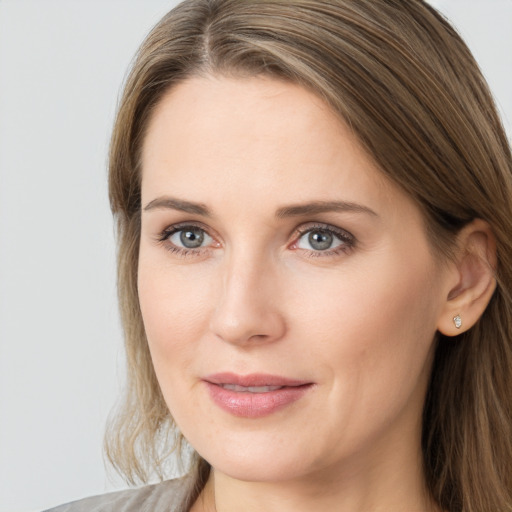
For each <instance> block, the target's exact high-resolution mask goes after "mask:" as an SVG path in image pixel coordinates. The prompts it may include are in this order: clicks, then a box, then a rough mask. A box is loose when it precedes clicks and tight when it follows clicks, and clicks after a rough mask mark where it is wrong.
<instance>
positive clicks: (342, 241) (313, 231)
mask: <svg viewBox="0 0 512 512" xmlns="http://www.w3.org/2000/svg"><path fill="white" fill-rule="evenodd" d="M354 243H355V240H354V237H353V236H352V235H351V234H350V233H348V232H347V231H344V230H340V229H335V228H333V227H324V226H322V227H313V228H309V229H306V230H303V231H302V234H301V235H300V237H299V238H298V239H297V242H296V243H295V244H294V245H295V248H297V249H304V250H306V251H313V252H316V253H326V254H332V253H336V252H340V251H346V250H348V249H350V248H352V247H353V246H354Z"/></svg>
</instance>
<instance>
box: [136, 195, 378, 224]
mask: <svg viewBox="0 0 512 512" xmlns="http://www.w3.org/2000/svg"><path fill="white" fill-rule="evenodd" d="M156 209H169V210H177V211H181V212H185V213H191V214H195V215H202V216H203V217H211V216H212V214H211V212H210V210H209V209H208V207H207V206H206V205H204V204H202V203H195V202H192V201H185V200H183V199H176V198H174V197H168V196H164V197H157V198H156V199H154V200H153V201H150V202H149V203H148V204H147V205H146V206H145V207H144V211H149V210H156ZM328 212H354V213H365V214H367V215H371V216H374V217H378V215H377V213H375V212H374V211H373V210H372V209H371V208H368V207H367V206H363V205H361V204H358V203H351V202H347V201H312V202H310V203H304V204H296V205H289V206H283V207H281V208H279V209H278V210H277V212H276V217H277V218H278V219H284V218H288V217H301V216H304V215H318V214H320V213H328Z"/></svg>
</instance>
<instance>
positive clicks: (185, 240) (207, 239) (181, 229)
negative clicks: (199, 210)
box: [159, 225, 214, 254]
mask: <svg viewBox="0 0 512 512" xmlns="http://www.w3.org/2000/svg"><path fill="white" fill-rule="evenodd" d="M159 242H161V243H164V244H165V245H166V246H167V248H168V249H169V250H171V251H172V252H176V253H181V254H188V253H190V252H196V251H199V250H201V249H206V248H207V247H209V246H211V245H212V244H213V243H214V240H213V238H212V237H211V236H210V235H209V234H208V233H207V232H206V231H205V230H204V229H202V228H200V227H199V226H190V225H189V226H173V227H171V228H168V229H166V230H165V231H164V232H163V233H162V234H161V236H160V237H159Z"/></svg>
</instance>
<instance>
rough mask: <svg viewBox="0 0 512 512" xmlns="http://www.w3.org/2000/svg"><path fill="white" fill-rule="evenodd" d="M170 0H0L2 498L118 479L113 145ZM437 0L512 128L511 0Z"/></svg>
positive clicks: (69, 495)
mask: <svg viewBox="0 0 512 512" xmlns="http://www.w3.org/2000/svg"><path fill="white" fill-rule="evenodd" d="M404 1H405V0H404ZM176 3H177V2H173V1H164V0H137V1H135V0H96V1H94V0H87V1H85V0H82V1H80V0H0V512H31V511H34V512H35V511H37V510H42V509H44V508H46V507H49V506H51V505H56V504H58V503H62V502H66V501H70V500H72V499H77V498H80V497H83V496H87V495H91V494H96V493H102V492H105V491H106V490H111V489H115V488H121V487H124V484H123V483H122V481H121V480H119V479H116V478H114V479H109V477H108V476H107V473H106V471H105V469H104V465H103V459H102V435H103V427H104V424H105V420H106V417H107V415H108V412H109V410H110V408H111V407H112V405H113V404H114V402H115V399H116V396H117V395H118V393H119V391H120V389H121V384H122V381H123V352H122V345H121V343H122V341H121V332H120V327H119V321H118V314H117V305H116V296H115V295H116V293H115V246H114V241H113V226H112V221H111V218H110V213H109V209H108V202H107V189H106V152H107V147H108V139H109V132H110V129H111V126H112V121H113V115H114V112H115V108H116V104H117V99H118V95H119V91H120V85H121V83H122V82H123V79H124V77H125V73H126V70H127V68H128V66H129V63H130V60H131V58H132V56H133V54H134V52H135V50H136V48H137V46H138V45H139V43H140V42H141V41H142V39H143V37H144V36H145V34H146V33H147V32H148V30H149V29H150V28H151V27H152V26H153V25H154V23H156V22H157V20H158V19H159V18H160V17H161V16H162V15H163V14H164V13H165V12H167V10H169V9H170V8H172V7H173V5H175V4H176ZM432 3H433V4H434V5H436V6H437V7H439V8H440V9H441V11H442V12H444V13H445V14H446V15H447V16H448V17H449V18H450V19H451V20H452V21H453V22H454V23H455V24H456V26H457V27H458V28H459V30H460V31H461V33H462V34H463V36H464V37H465V38H466V40H467V42H468V43H469V45H470V47H471V48H472V49H473V51H474V53H475V56H476V57H477V60H478V61H479V62H480V64H481V66H482V68H483V71H484V74H485V75H486V77H487V78H488V80H489V83H490V85H491V88H492V90H493V92H494V93H495V96H496V99H497V101H498V103H499V105H500V108H501V110H502V113H503V115H504V117H505V121H506V126H507V130H508V133H509V136H510V134H511V133H512V129H511V127H512V30H511V27H512V0H437V1H432Z"/></svg>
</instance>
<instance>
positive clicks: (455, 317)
mask: <svg viewBox="0 0 512 512" xmlns="http://www.w3.org/2000/svg"><path fill="white" fill-rule="evenodd" d="M451 265H453V269H452V270H453V272H452V273H451V275H452V276H453V278H452V283H453V282H454V281H455V284H454V285H452V286H451V287H450V289H449V292H448V294H447V298H446V303H445V305H444V308H443V310H442V312H441V315H440V317H439V320H438V325H437V329H438V331H439V332H441V333H442V334H444V335H445V336H456V335H458V334H460V333H461V332H464V331H467V330H468V329H470V328H471V327H472V326H473V325H475V324H476V322H477V321H478V319H479V318H480V317H481V316H482V314H483V312H484V311H485V309H486V307H487V305H488V304H489V301H490V300H491V297H492V295H493V293H494V290H495V289H496V279H495V268H496V239H495V237H494V234H493V233H492V230H491V228H490V226H489V224H487V222H485V221H483V220H481V219H476V220H474V221H473V222H471V223H470V224H468V225H467V226H466V227H465V228H463V229H462V231H461V232H460V233H459V235H458V240H457V256H456V258H455V260H454V261H453V262H452V263H451Z"/></svg>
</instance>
